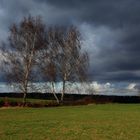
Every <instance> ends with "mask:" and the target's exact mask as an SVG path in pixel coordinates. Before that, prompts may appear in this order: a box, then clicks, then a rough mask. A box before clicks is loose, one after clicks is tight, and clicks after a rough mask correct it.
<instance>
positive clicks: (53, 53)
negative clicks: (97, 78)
mask: <svg viewBox="0 0 140 140" xmlns="http://www.w3.org/2000/svg"><path fill="white" fill-rule="evenodd" d="M9 33H10V35H9V38H8V42H9V43H5V44H7V45H8V47H7V45H3V47H1V48H3V50H2V52H3V56H4V58H5V59H4V61H3V70H4V72H5V74H6V78H7V81H8V82H9V83H11V84H13V85H15V86H16V88H17V87H18V89H20V91H21V92H23V105H25V103H26V96H27V93H29V88H31V87H32V82H33V81H34V80H37V79H38V78H40V77H42V79H43V80H45V81H48V82H49V83H50V84H51V87H52V88H51V89H52V93H53V94H54V97H55V99H56V100H57V102H58V103H59V102H60V101H61V102H63V99H64V94H65V89H66V82H67V81H69V82H75V81H85V80H86V79H87V68H88V61H89V59H88V54H87V53H86V52H85V51H83V50H82V49H81V40H80V38H81V35H80V32H79V31H78V30H77V28H76V27H74V26H70V27H60V26H48V27H47V26H46V25H45V24H43V22H42V20H41V18H40V17H31V16H28V17H27V18H26V17H25V18H24V19H23V20H22V21H21V22H20V23H19V24H13V25H12V26H11V28H10V32H9ZM57 81H61V82H62V92H61V99H58V97H57V94H56V91H55V83H56V82H57Z"/></svg>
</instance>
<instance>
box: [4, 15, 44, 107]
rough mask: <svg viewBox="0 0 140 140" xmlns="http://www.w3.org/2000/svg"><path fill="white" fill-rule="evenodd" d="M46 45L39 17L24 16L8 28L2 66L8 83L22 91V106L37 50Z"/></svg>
mask: <svg viewBox="0 0 140 140" xmlns="http://www.w3.org/2000/svg"><path fill="white" fill-rule="evenodd" d="M45 45H46V32H45V26H44V24H43V23H42V21H41V19H40V17H36V18H34V17H31V16H29V17H27V18H24V19H23V20H22V21H21V22H20V23H19V24H18V25H16V24H13V25H12V26H11V28H10V36H9V47H8V49H4V54H5V58H6V59H5V61H4V67H5V72H6V75H7V80H8V81H9V83H11V84H13V85H14V86H15V87H16V88H18V89H19V90H20V91H21V92H22V93H23V106H24V105H25V103H26V96H27V93H28V91H29V88H31V84H30V83H31V82H32V81H33V80H34V78H35V77H34V76H33V69H34V66H35V65H36V60H37V56H38V53H39V51H40V50H41V49H42V48H43V47H44V46H45Z"/></svg>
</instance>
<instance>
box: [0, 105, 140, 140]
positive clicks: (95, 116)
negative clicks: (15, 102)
mask: <svg viewBox="0 0 140 140" xmlns="http://www.w3.org/2000/svg"><path fill="white" fill-rule="evenodd" d="M0 140H140V104H103V105H87V106H71V107H70V106H69V107H54V108H0Z"/></svg>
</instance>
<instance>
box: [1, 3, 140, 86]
mask: <svg viewBox="0 0 140 140" xmlns="http://www.w3.org/2000/svg"><path fill="white" fill-rule="evenodd" d="M29 14H31V15H33V16H37V15H41V16H42V18H43V20H44V22H45V23H47V24H54V25H58V24H59V25H71V24H73V25H75V26H77V27H78V28H79V30H80V32H81V34H82V36H83V48H84V49H85V50H87V51H88V52H89V56H90V64H91V65H90V70H89V75H90V78H91V80H94V81H97V82H110V83H112V82H126V83H130V84H132V83H138V82H139V80H140V15H139V14H140V1H139V0H0V40H5V39H6V37H7V35H8V27H9V26H10V25H11V24H12V23H14V22H19V21H20V20H21V19H22V18H23V16H27V15H29Z"/></svg>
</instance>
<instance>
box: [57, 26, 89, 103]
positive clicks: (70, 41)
mask: <svg viewBox="0 0 140 140" xmlns="http://www.w3.org/2000/svg"><path fill="white" fill-rule="evenodd" d="M60 33H61V34H60V35H59V40H58V44H59V55H58V56H59V57H58V60H57V61H58V62H57V63H58V64H59V65H58V69H59V76H60V79H61V80H62V93H61V101H62V102H63V99H64V94H65V90H66V82H67V81H70V82H74V81H85V80H86V79H87V68H88V64H89V63H88V62H89V59H88V54H87V53H86V52H84V51H82V50H81V41H80V32H79V31H78V30H77V28H76V27H74V26H71V27H69V28H68V29H67V30H63V31H62V32H60ZM60 37H61V38H60Z"/></svg>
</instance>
